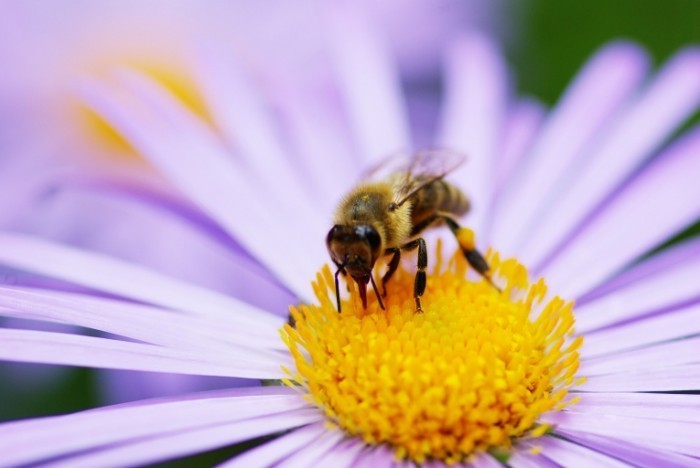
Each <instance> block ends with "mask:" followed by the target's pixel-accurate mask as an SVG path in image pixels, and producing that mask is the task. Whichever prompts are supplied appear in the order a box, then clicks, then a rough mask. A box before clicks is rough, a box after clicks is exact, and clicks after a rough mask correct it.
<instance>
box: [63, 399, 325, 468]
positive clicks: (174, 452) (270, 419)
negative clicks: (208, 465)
mask: <svg viewBox="0 0 700 468" xmlns="http://www.w3.org/2000/svg"><path fill="white" fill-rule="evenodd" d="M320 418H321V416H320V415H319V413H318V411H316V410H308V409H303V410H296V411H289V412H286V413H282V414H275V415H272V416H263V417H259V418H254V419H248V420H245V421H241V422H235V423H228V424H220V425H215V426H212V427H204V428H197V429H194V430H190V431H187V432H184V433H175V434H173V433H169V434H163V435H159V436H156V437H154V438H152V439H146V440H138V441H135V442H126V443H125V444H123V445H118V446H113V447H108V448H105V449H104V450H99V451H97V452H95V453H89V454H85V455H80V454H78V455H76V456H75V457H71V458H67V459H65V460H61V462H60V463H57V464H56V465H58V466H64V467H66V468H68V467H70V468H72V467H85V468H93V467H95V466H108V465H109V466H111V465H114V466H142V465H146V464H151V463H155V462H160V461H163V460H169V459H172V458H177V457H182V456H186V455H191V454H195V453H199V452H203V451H206V450H212V449H216V448H220V447H224V446H227V445H233V444H236V443H239V442H244V441H246V440H251V439H255V438H257V437H261V436H266V435H271V434H275V433H277V432H280V431H284V430H289V429H293V428H295V427H299V426H303V425H305V424H309V423H314V422H316V421H318V420H319V419H320Z"/></svg>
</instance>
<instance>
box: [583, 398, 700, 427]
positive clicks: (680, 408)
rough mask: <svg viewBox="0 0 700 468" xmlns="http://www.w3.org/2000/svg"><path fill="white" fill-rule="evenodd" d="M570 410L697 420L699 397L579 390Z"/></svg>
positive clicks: (668, 419) (699, 416)
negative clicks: (577, 399)
mask: <svg viewBox="0 0 700 468" xmlns="http://www.w3.org/2000/svg"><path fill="white" fill-rule="evenodd" d="M578 395H579V396H580V397H581V401H579V402H578V403H576V405H574V406H572V407H571V410H572V411H576V412H580V413H587V414H609V415H622V416H635V417H639V418H650V419H662V420H666V421H687V422H697V421H700V397H698V396H697V395H677V394H668V393H578Z"/></svg>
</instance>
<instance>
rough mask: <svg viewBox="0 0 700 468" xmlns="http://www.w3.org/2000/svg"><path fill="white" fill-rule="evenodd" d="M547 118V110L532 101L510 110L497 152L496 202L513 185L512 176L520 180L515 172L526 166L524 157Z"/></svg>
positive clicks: (517, 105)
mask: <svg viewBox="0 0 700 468" xmlns="http://www.w3.org/2000/svg"><path fill="white" fill-rule="evenodd" d="M544 117H545V109H544V107H543V106H542V104H541V103H539V102H538V101H535V100H532V99H523V100H521V101H519V102H517V103H515V104H514V105H513V106H512V108H511V109H509V111H508V117H507V119H506V123H505V126H504V127H505V128H504V129H503V136H502V142H500V144H499V148H500V149H499V151H498V152H499V153H500V155H499V159H498V165H497V167H496V174H495V178H496V182H495V185H494V197H495V198H496V201H497V199H498V197H499V195H500V192H501V191H502V189H503V187H504V185H505V184H506V183H510V180H511V177H518V175H519V174H517V172H515V169H516V168H517V167H518V166H519V165H520V164H526V161H525V160H524V159H525V156H526V155H527V153H528V151H529V150H530V147H531V146H532V144H533V142H534V139H535V137H536V136H537V133H538V131H539V130H540V127H541V126H542V121H543V120H544Z"/></svg>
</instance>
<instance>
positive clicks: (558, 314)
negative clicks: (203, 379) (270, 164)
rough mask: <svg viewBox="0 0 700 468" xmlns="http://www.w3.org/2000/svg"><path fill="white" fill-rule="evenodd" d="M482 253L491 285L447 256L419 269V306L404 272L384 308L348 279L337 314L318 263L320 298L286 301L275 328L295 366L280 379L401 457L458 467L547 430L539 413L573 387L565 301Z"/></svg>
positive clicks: (514, 265)
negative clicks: (283, 319)
mask: <svg viewBox="0 0 700 468" xmlns="http://www.w3.org/2000/svg"><path fill="white" fill-rule="evenodd" d="M440 250H441V249H440V247H439V246H438V255H437V257H438V263H441V260H440V258H439V257H440ZM488 259H489V263H490V265H491V268H492V273H493V278H494V280H495V281H496V282H497V283H498V284H499V286H500V287H501V291H500V292H499V291H498V290H497V289H496V288H494V287H493V286H492V285H490V284H488V283H487V282H486V281H484V280H482V279H479V280H477V281H472V280H470V279H467V278H468V275H467V268H468V267H467V264H466V262H465V261H464V259H463V257H462V256H461V254H459V255H457V254H456V255H453V256H452V257H451V258H450V259H449V261H448V262H446V263H447V265H445V267H444V268H443V267H442V265H439V264H438V265H437V266H436V267H435V269H434V271H433V272H432V273H431V274H429V275H428V282H427V284H428V286H427V290H426V292H425V295H424V296H423V298H422V303H423V309H424V313H422V314H417V313H416V310H415V300H414V298H413V285H414V277H415V270H413V269H411V268H404V267H403V266H402V267H401V268H400V269H399V270H398V271H397V272H396V274H395V275H394V277H392V279H391V281H389V283H388V285H387V289H388V292H387V295H386V297H385V298H384V302H385V306H386V309H385V310H382V309H381V308H380V307H379V304H378V303H377V301H376V298H372V297H371V295H370V294H368V296H370V298H369V299H370V300H369V302H368V306H367V309H366V310H365V309H363V307H362V303H361V301H360V300H359V298H358V295H357V293H356V290H355V288H354V285H353V282H352V281H348V290H349V294H348V297H347V299H345V300H344V301H343V303H342V313H338V312H337V310H336V307H335V296H334V293H333V291H334V289H333V288H334V282H333V276H332V273H331V271H330V269H329V268H328V267H325V268H323V269H322V271H321V272H319V273H318V275H317V277H316V281H315V282H314V290H315V293H316V297H317V299H318V303H316V304H311V305H302V306H299V307H292V308H291V313H292V316H293V318H294V321H295V325H294V326H293V327H292V326H290V325H287V326H285V328H284V329H283V330H282V337H283V339H284V341H285V343H286V344H287V345H288V347H289V349H290V351H291V353H292V356H293V357H294V360H295V364H296V369H285V370H286V371H287V373H288V374H289V379H287V380H286V383H287V384H288V385H293V386H295V387H296V388H300V387H301V390H302V391H304V393H305V394H306V397H307V398H308V399H309V400H310V401H311V402H312V403H313V404H315V405H316V406H318V407H319V408H321V409H322V410H323V411H324V413H325V415H326V417H327V418H328V421H329V422H330V423H331V424H332V425H333V426H335V427H337V428H339V429H341V430H343V431H345V433H346V434H348V435H349V436H353V437H360V438H362V439H363V440H364V441H365V443H367V444H369V445H379V444H387V445H389V446H391V447H392V448H393V450H394V451H395V454H396V458H397V459H400V460H401V459H403V460H406V459H408V460H412V461H414V462H417V463H423V462H425V461H427V460H437V461H442V462H446V463H450V464H452V463H460V462H464V461H468V460H470V459H471V458H472V457H473V456H475V455H476V454H478V453H480V452H484V451H488V450H491V451H494V452H499V453H502V452H503V451H504V450H505V451H507V450H508V449H509V448H510V447H511V445H512V444H513V442H514V441H515V440H516V439H518V438H536V437H539V436H541V435H542V434H544V433H546V432H547V430H548V429H549V427H548V426H547V425H544V424H539V423H538V422H537V421H538V418H539V417H540V416H541V415H542V414H543V413H546V412H549V411H560V410H561V409H563V408H564V407H566V406H567V405H569V404H573V403H574V401H573V400H572V399H571V398H570V397H569V390H570V389H571V388H572V387H573V386H574V385H576V384H580V383H581V379H579V378H578V377H577V376H576V371H577V369H578V366H579V349H580V347H581V345H582V338H580V337H578V338H574V337H573V336H572V335H573V325H574V315H573V303H571V302H567V301H565V300H563V299H561V298H559V297H552V298H549V299H545V298H547V297H548V294H547V287H546V285H545V283H544V281H543V280H539V281H536V282H530V281H529V279H528V274H527V271H526V269H525V268H524V267H523V266H522V265H520V264H519V263H518V262H517V261H516V260H513V259H508V260H503V261H502V260H501V259H500V258H499V256H498V255H497V254H495V253H491V254H489V255H488ZM469 276H471V275H469Z"/></svg>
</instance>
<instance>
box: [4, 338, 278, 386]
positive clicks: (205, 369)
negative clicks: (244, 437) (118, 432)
mask: <svg viewBox="0 0 700 468" xmlns="http://www.w3.org/2000/svg"><path fill="white" fill-rule="evenodd" d="M0 339H2V341H3V347H2V348H0V359H1V360H5V361H14V362H34V363H41V364H60V365H67V366H82V367H96V368H107V369H125V370H138V371H146V372H168V373H180V374H190V375H210V376H220V377H243V378H249V379H281V378H283V377H285V376H286V374H285V373H284V372H283V371H282V369H280V363H284V359H283V358H280V359H264V358H261V357H259V356H256V357H255V358H251V357H242V358H238V357H237V356H228V355H221V356H219V357H218V358H216V359H214V358H213V357H212V355H211V353H205V352H195V351H180V350H174V349H170V348H163V347H160V346H153V345H149V344H141V343H132V342H128V341H118V340H111V339H106V338H97V337H92V336H82V335H70V334H65V333H52V332H40V331H34V330H10V329H0ZM241 354H243V353H241ZM288 364H291V362H290V363H288Z"/></svg>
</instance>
